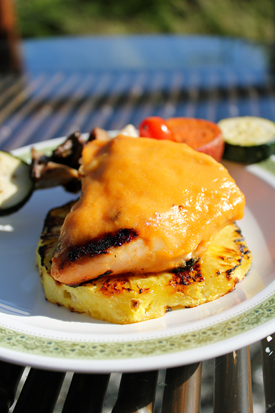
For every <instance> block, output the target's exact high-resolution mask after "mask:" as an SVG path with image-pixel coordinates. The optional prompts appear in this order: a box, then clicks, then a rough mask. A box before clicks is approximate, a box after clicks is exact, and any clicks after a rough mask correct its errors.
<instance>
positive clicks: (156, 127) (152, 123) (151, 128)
mask: <svg viewBox="0 0 275 413" xmlns="http://www.w3.org/2000/svg"><path fill="white" fill-rule="evenodd" d="M139 135H140V136H141V137H143V138H153V139H166V140H170V141H171V140H173V136H172V132H171V131H170V130H169V129H168V127H167V125H166V123H165V121H164V120H163V119H162V118H160V117H158V116H150V117H148V118H146V119H144V120H143V121H142V122H141V124H140V125H139Z"/></svg>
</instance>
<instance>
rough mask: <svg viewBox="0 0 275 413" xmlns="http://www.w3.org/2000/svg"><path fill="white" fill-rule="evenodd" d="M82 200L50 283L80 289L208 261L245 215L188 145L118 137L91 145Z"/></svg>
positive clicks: (229, 187) (230, 188) (209, 163)
mask: <svg viewBox="0 0 275 413" xmlns="http://www.w3.org/2000/svg"><path fill="white" fill-rule="evenodd" d="M81 175H82V193H81V197H80V199H79V201H78V202H77V203H76V204H75V206H74V207H73V209H72V211H71V212H70V213H69V214H68V215H67V217H66V219H65V222H64V224H63V227H62V229H61V235H60V239H59V244H58V248H57V250H56V252H55V255H54V258H53V262H52V272H51V274H52V276H53V278H54V279H56V280H57V281H60V282H62V283H65V284H68V285H79V284H82V283H85V282H87V281H89V280H92V279H94V278H98V277H100V276H102V275H106V274H108V275H109V276H110V275H115V274H123V273H131V274H137V273H138V274H140V273H152V272H153V273H158V272H161V271H169V270H170V271H171V270H173V269H175V268H177V267H184V266H185V264H186V262H188V261H189V260H190V259H194V260H197V259H203V254H204V252H205V251H206V249H207V247H208V245H209V243H210V242H211V240H212V239H213V237H214V236H215V235H216V234H217V233H218V232H219V231H220V230H221V229H222V228H223V227H224V226H226V225H227V224H229V223H232V222H234V221H235V220H239V219H241V218H242V217H243V214H244V204H245V200H244V196H243V194H242V193H241V191H240V190H239V188H238V187H237V185H236V183H235V182H234V180H233V179H232V178H231V177H230V175H229V174H228V172H227V170H226V169H225V168H224V167H223V166H222V165H221V164H219V163H218V162H216V161H215V160H214V159H213V158H211V157H210V156H208V155H205V154H202V153H199V152H196V151H195V150H193V149H191V148H190V147H189V146H187V145H185V144H179V143H175V142H171V141H164V140H163V141H158V140H154V139H147V138H131V137H126V136H122V135H119V136H117V137H116V138H115V139H112V140H109V141H100V140H94V141H92V142H89V143H88V144H87V145H86V146H85V148H84V150H83V153H82V167H81Z"/></svg>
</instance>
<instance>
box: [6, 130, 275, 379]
mask: <svg viewBox="0 0 275 413" xmlns="http://www.w3.org/2000/svg"><path fill="white" fill-rule="evenodd" d="M63 140H64V139H63V138H60V139H58V140H52V141H47V142H42V143H39V144H37V145H34V146H35V147H36V148H37V149H39V150H43V151H45V152H47V151H50V150H52V149H53V148H55V147H56V146H57V145H58V144H60V142H62V141H63ZM13 153H14V154H15V155H17V156H19V157H21V158H22V159H24V160H29V159H30V147H24V148H21V149H18V150H16V151H14V152H13ZM223 163H224V165H225V166H226V168H227V169H228V170H229V173H230V174H231V176H232V177H233V178H234V179H235V180H236V183H237V185H238V186H239V187H240V189H241V190H242V192H243V193H244V195H245V197H246V209H245V216H244V218H243V219H242V220H241V221H239V222H238V225H239V227H240V228H241V231H242V233H243V235H244V237H245V239H246V241H247V244H248V245H249V248H250V249H251V251H252V255H253V266H252V269H251V270H250V272H249V274H248V275H247V277H245V279H244V280H243V281H242V282H241V283H239V284H237V286H236V288H235V290H234V291H232V292H231V293H230V294H227V295H225V296H223V297H221V298H219V299H218V300H216V301H213V302H211V303H206V304H203V305H201V306H199V307H196V308H185V309H178V310H175V311H171V312H168V313H167V314H165V315H164V316H163V317H161V318H158V319H154V320H148V321H144V322H141V323H135V324H129V325H118V324H110V323H107V322H104V321H99V320H95V319H92V318H90V317H88V316H86V315H84V314H78V313H74V312H69V311H68V310H67V309H65V308H63V307H58V306H54V305H52V304H51V303H49V302H47V301H46V300H45V295H44V291H43V288H42V285H41V282H40V277H39V273H38V270H37V267H36V254H35V251H36V247H37V243H38V240H39V237H40V234H41V230H42V227H43V222H44V219H45V216H46V214H47V212H48V211H49V210H50V209H52V208H54V207H58V206H60V205H63V204H64V203H66V202H69V201H71V200H74V199H76V198H77V195H74V194H71V193H68V192H65V191H64V189H63V188H60V187H57V188H50V189H43V190H38V191H35V192H34V193H33V195H32V196H31V198H30V199H29V201H28V202H27V203H26V204H25V205H24V207H23V208H22V209H20V210H19V211H18V212H16V213H15V214H12V215H9V216H6V217H1V219H0V243H1V250H0V254H1V263H2V272H1V278H0V283H1V288H0V313H1V319H0V320H1V321H0V357H1V358H2V359H3V360H7V361H12V362H15V363H20V364H24V365H30V366H35V367H40V368H50V369H57V370H74V371H80V372H85V371H86V372H87V371H89V372H112V371H139V370H151V369H156V368H166V367H172V366H177V365H184V364H190V363H192V362H197V361H202V360H205V359H208V358H212V357H216V356H218V355H221V354H225V353H227V352H230V351H232V350H236V349H237V348H241V347H243V346H246V345H249V344H251V343H253V342H255V341H258V340H260V339H261V338H264V337H265V336H267V335H269V334H272V333H273V332H274V330H275V281H274V279H275V268H274V260H275V248H274V247H275V223H274V219H273V215H274V213H273V209H274V203H275V160H274V158H273V157H270V158H269V159H267V160H265V161H263V162H261V163H259V164H254V165H249V166H244V165H241V164H235V163H231V162H228V161H224V162H223Z"/></svg>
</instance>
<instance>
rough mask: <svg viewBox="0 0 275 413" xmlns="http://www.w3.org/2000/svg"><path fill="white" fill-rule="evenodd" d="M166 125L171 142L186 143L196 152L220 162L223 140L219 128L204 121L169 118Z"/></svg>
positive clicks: (212, 123)
mask: <svg viewBox="0 0 275 413" xmlns="http://www.w3.org/2000/svg"><path fill="white" fill-rule="evenodd" d="M166 124H167V126H168V128H169V130H170V131H171V133H172V135H173V140H175V141H176V142H180V143H186V144H187V145H189V146H191V148H193V149H195V150H196V151H198V152H203V153H206V154H207V155H211V156H212V157H213V158H214V159H216V160H217V161H220V160H221V158H222V155H223V151H224V140H223V136H222V131H221V129H220V128H219V126H218V125H217V124H216V123H214V122H210V121H209V120H206V119H195V118H182V117H179V118H170V119H167V120H166Z"/></svg>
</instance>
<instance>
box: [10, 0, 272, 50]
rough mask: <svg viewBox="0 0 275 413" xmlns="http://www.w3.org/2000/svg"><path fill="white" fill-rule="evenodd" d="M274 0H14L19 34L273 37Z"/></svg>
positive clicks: (41, 35) (264, 38) (43, 35)
mask: <svg viewBox="0 0 275 413" xmlns="http://www.w3.org/2000/svg"><path fill="white" fill-rule="evenodd" d="M273 3H274V2H273V0H223V1H219V0H169V1H167V0H146V1H145V0H128V1H125V0H116V1H114V0H104V1H102V0H15V8H16V13H17V17H18V26H19V27H18V28H19V32H20V33H21V36H22V37H23V38H38V37H51V36H64V35H70V36H74V35H117V34H143V33H144V34H151V33H173V34H187V33H188V34H210V35H222V36H234V37H242V38H245V39H249V40H252V41H257V42H272V41H273V39H274V5H273Z"/></svg>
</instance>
